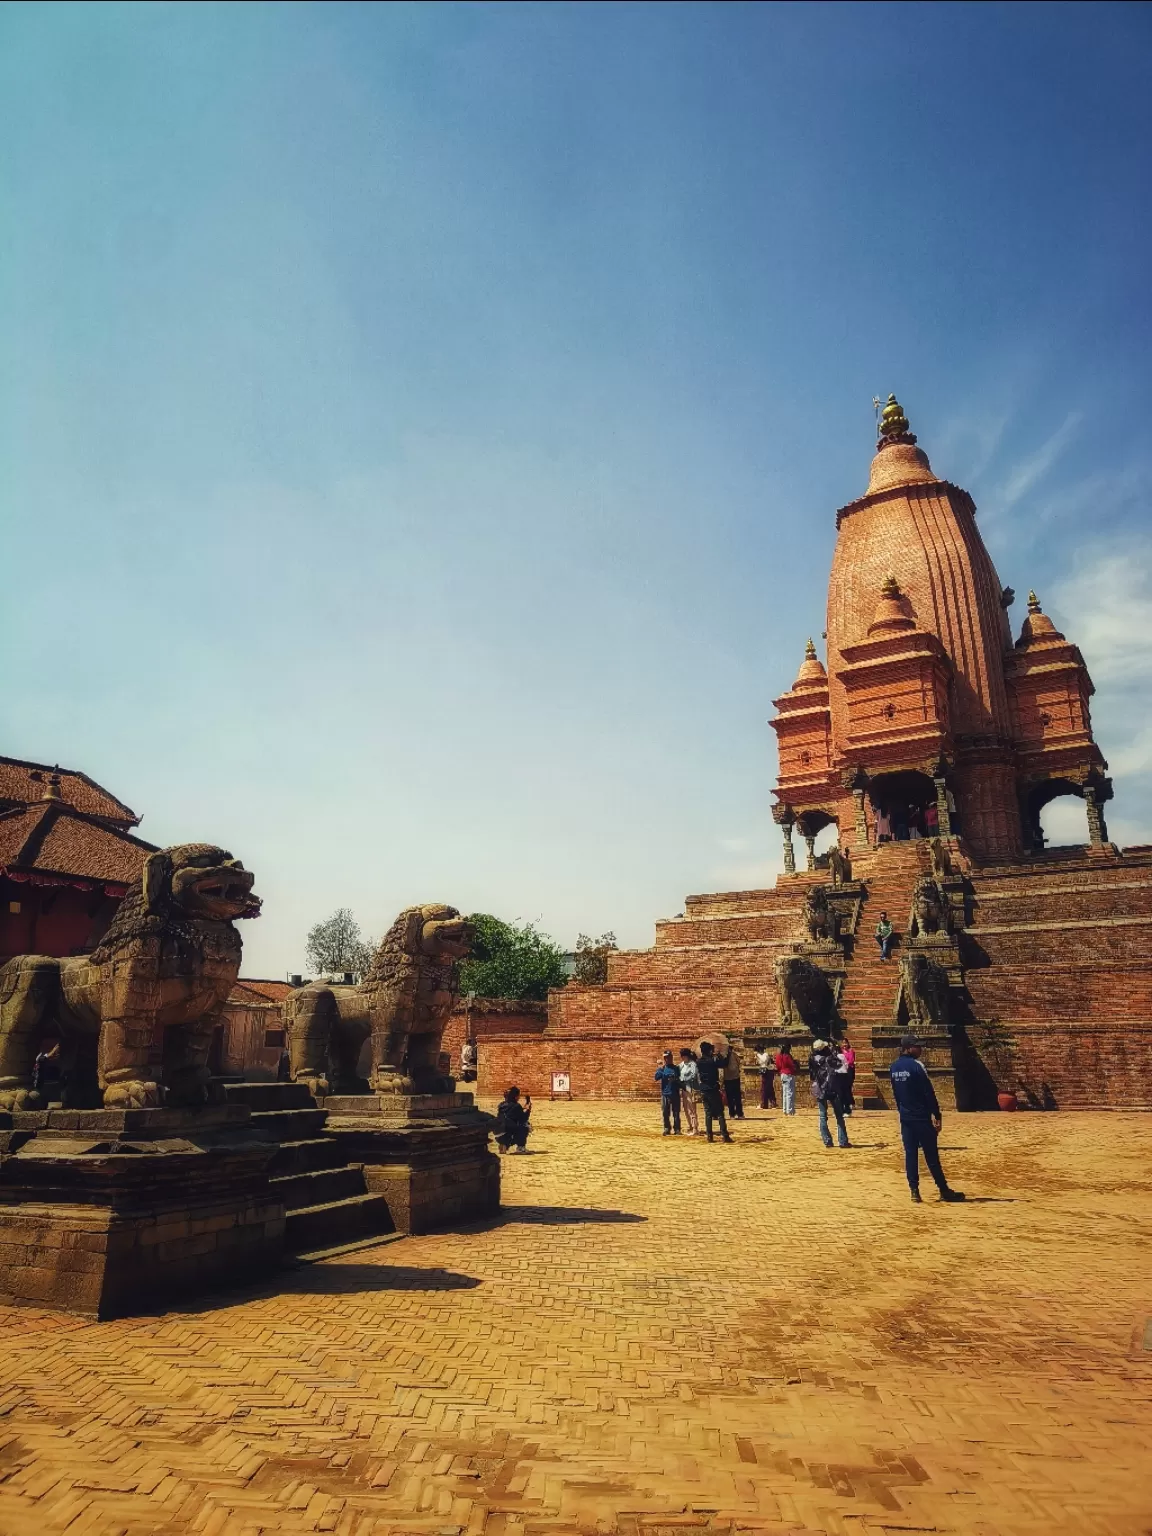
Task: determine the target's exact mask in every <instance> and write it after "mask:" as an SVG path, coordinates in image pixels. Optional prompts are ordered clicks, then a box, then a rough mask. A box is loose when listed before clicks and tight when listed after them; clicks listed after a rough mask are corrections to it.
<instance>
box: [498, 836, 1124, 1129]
mask: <svg viewBox="0 0 1152 1536" xmlns="http://www.w3.org/2000/svg"><path fill="white" fill-rule="evenodd" d="M952 847H953V849H954V850H955V851H956V856H957V859H958V860H960V859H961V858H962V855H961V854H960V852H959V850H960V848H961V844H960V842H959V840H956V839H953V840H952ZM928 859H929V851H928V844H927V843H926V842H920V843H901V844H886V845H884V846H883V847H881V848H878V849H872V850H868V851H857V853H856V857H855V863H854V866H853V867H854V871H858V872H860V873H861V874H862V875H863V876H864V877H865V879H866V880H867V882H868V894H867V896H866V899H865V900H864V902H863V906H862V912H861V917H860V921H859V925H858V929H857V932H856V934H855V935H854V943H853V945H852V948H851V957H850V959H849V961H848V964H847V978H846V982H845V986H844V992H843V995H842V998H841V1003H840V1012H841V1015H842V1017H843V1019H844V1022H845V1025H846V1027H847V1030H848V1033H849V1035H850V1036H851V1038H852V1040H853V1043H854V1044H855V1045H856V1047H857V1051H858V1052H865V1053H866V1052H869V1051H870V1050H871V1046H872V1040H873V1036H878V1035H884V1036H891V1034H892V1029H893V1019H894V1016H895V1010H896V1003H897V993H898V987H899V972H898V967H897V965H895V964H888V965H885V964H884V963H883V962H882V961H880V959H879V956H878V953H877V951H876V948H875V944H874V942H873V940H872V937H871V934H872V930H873V928H874V927H875V923H876V920H877V918H878V916H879V913H880V911H881V910H887V911H888V912H889V914H890V916H891V918H892V921H893V922H894V924H895V926H896V929H897V933H898V939H897V948H896V951H895V954H896V956H897V958H898V957H899V955H900V953H901V948H900V946H901V943H902V941H903V936H904V935H905V934H906V932H907V928H908V919H909V915H910V910H911V902H912V887H913V885H914V884H915V881H916V879H917V878H918V877H919V876H920V875H921V874H922V873H923V872H924V870H925V869H926V868H927V865H928ZM815 878H817V877H816V876H809V875H796V876H792V877H782V878H781V879H780V880H779V881H778V882H777V884H776V887H775V888H774V889H773V890H769V891H760V892H730V893H727V894H722V895H718V896H715V897H705V896H697V897H692V898H689V901H688V903H687V904H686V906H685V917H684V918H683V919H679V920H672V921H670V922H666V923H662V924H661V925H660V927H659V929H658V934H657V944H656V947H655V948H654V949H651V950H643V951H639V952H626V953H622V954H619V955H613V956H612V957H611V959H610V962H609V972H608V982H607V984H606V985H604V986H602V987H576V986H572V985H569V986H568V987H565V988H564V989H562V990H561V991H559V992H554V993H553V994H552V997H551V1002H550V1012H549V1019H548V1026H547V1028H546V1029H545V1030H543V1031H542V1032H540V1033H534V1034H532V1035H525V1034H522V1033H515V1034H513V1033H511V1032H506V1033H505V1032H501V1031H499V1030H495V1029H494V1030H493V1031H492V1032H491V1033H489V1034H487V1035H485V1036H484V1037H483V1038H482V1039H481V1040H480V1042H479V1086H480V1089H481V1091H482V1092H487V1093H496V1092H499V1091H500V1090H502V1089H503V1088H504V1087H506V1086H507V1085H508V1084H509V1083H512V1082H515V1083H517V1084H518V1085H519V1086H520V1087H522V1088H525V1089H527V1090H528V1091H529V1092H531V1093H534V1094H547V1093H548V1091H549V1089H550V1086H551V1074H552V1073H553V1072H567V1073H569V1074H570V1076H571V1080H572V1083H571V1087H572V1093H573V1095H574V1096H575V1097H577V1098H585V1097H587V1098H632V1097H636V1098H647V1097H652V1096H653V1095H654V1094H655V1093H656V1091H657V1090H656V1087H655V1084H654V1083H653V1081H652V1073H653V1071H654V1070H655V1066H656V1062H657V1060H658V1059H659V1056H660V1053H661V1051H662V1050H664V1049H665V1048H666V1047H671V1048H674V1049H677V1048H679V1047H680V1046H681V1045H685V1044H691V1043H693V1042H694V1041H695V1040H696V1039H697V1038H698V1037H699V1036H700V1035H701V1034H702V1033H705V1032H706V1031H707V1030H708V1029H714V1028H718V1029H722V1030H724V1031H725V1032H727V1033H728V1034H730V1035H737V1036H741V1037H743V1038H744V1039H745V1040H746V1041H748V1042H754V1041H757V1040H760V1039H765V1038H778V1037H779V1035H780V1033H781V1030H780V1025H779V1004H778V999H777V994H776V988H775V984H774V981H773V969H772V968H773V964H774V962H775V960H776V959H777V958H778V957H779V956H781V955H784V954H787V953H788V952H789V950H790V946H791V944H792V943H793V942H794V941H796V940H797V939H799V938H800V937H802V936H803V928H802V924H801V907H802V903H803V899H804V893H805V891H806V890H807V889H808V888H809V886H810V885H811V883H812V881H813V879H815ZM967 878H968V883H969V888H970V892H971V895H970V901H969V908H970V910H969V922H968V925H967V927H966V928H965V929H964V932H963V933H962V935H961V946H962V948H961V953H962V954H963V956H964V958H965V971H964V981H965V988H966V997H967V1001H968V1007H969V1010H970V1019H969V1021H968V1022H969V1024H970V1028H969V1029H968V1038H969V1040H970V1042H971V1045H972V1047H973V1050H974V1053H975V1057H976V1059H977V1062H978V1063H980V1064H982V1066H981V1070H982V1072H983V1073H984V1074H986V1076H985V1077H984V1078H983V1081H984V1094H983V1098H982V1099H980V1100H979V1101H978V1102H979V1103H980V1104H981V1105H983V1106H984V1107H989V1106H990V1105H991V1104H993V1103H994V1100H995V1093H996V1091H997V1090H1000V1089H1008V1088H1011V1089H1014V1090H1017V1091H1019V1092H1020V1094H1021V1097H1022V1100H1023V1101H1024V1102H1025V1103H1029V1104H1032V1105H1034V1106H1035V1107H1037V1108H1040V1107H1049V1108H1051V1107H1059V1108H1069V1109H1072V1108H1088V1107H1093V1106H1095V1107H1101V1108H1105V1107H1108V1108H1123V1107H1143V1106H1147V1107H1152V851H1149V850H1140V849H1134V850H1130V851H1128V852H1126V853H1124V854H1119V853H1115V852H1109V853H1105V854H1099V855H1089V854H1088V853H1087V852H1086V851H1083V850H1081V851H1080V852H1079V853H1077V852H1076V851H1075V850H1064V851H1062V852H1061V853H1059V854H1057V853H1053V854H1052V855H1049V856H1045V857H1037V858H1034V859H1032V860H1030V861H1028V862H1027V863H1023V864H1018V865H1005V866H1000V867H997V868H992V869H981V868H978V867H975V866H971V865H969V874H968V877H967ZM673 940H676V941H679V940H684V941H686V942H673ZM989 1025H991V1026H994V1027H995V1028H997V1029H998V1030H999V1031H1000V1038H999V1039H998V1040H997V1041H995V1042H992V1043H991V1044H990V1043H989V1039H988V1034H987V1030H986V1029H985V1028H984V1026H989ZM799 1038H801V1039H802V1038H803V1035H802V1034H801V1036H800V1037H799ZM993 1046H995V1049H993ZM745 1064H746V1066H747V1065H748V1064H749V1063H748V1060H747V1057H746V1062H745ZM864 1065H865V1063H864V1062H863V1061H861V1062H859V1063H858V1073H860V1072H861V1069H862V1068H863V1066H864ZM971 1107H976V1103H975V1102H972V1103H971Z"/></svg>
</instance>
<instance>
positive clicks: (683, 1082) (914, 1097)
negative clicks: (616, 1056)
mask: <svg viewBox="0 0 1152 1536" xmlns="http://www.w3.org/2000/svg"><path fill="white" fill-rule="evenodd" d="M922 1050H923V1045H922V1043H921V1042H920V1041H919V1040H918V1039H917V1038H916V1036H915V1035H911V1034H909V1035H904V1036H903V1037H902V1038H901V1041H900V1055H899V1056H897V1057H896V1059H895V1060H894V1061H893V1063H892V1065H891V1067H890V1068H889V1081H890V1082H891V1084H892V1095H893V1097H894V1098H895V1100H896V1108H897V1110H898V1111H899V1115H900V1138H901V1141H902V1142H903V1145H904V1170H905V1173H906V1175H907V1178H908V1188H909V1190H910V1192H911V1195H912V1199H913V1200H914V1201H915V1202H916V1203H917V1204H919V1203H920V1154H921V1153H923V1155H924V1162H925V1165H926V1167H927V1169H928V1172H929V1173H930V1174H931V1176H932V1179H933V1181H934V1182H935V1184H936V1187H937V1189H938V1190H939V1191H940V1198H941V1200H944V1201H947V1202H953V1201H958V1200H963V1199H964V1196H963V1194H962V1193H961V1192H960V1191H959V1190H955V1189H951V1188H950V1187H949V1184H948V1180H947V1179H946V1178H945V1176H944V1170H943V1168H942V1167H941V1165H940V1149H939V1135H940V1126H941V1122H942V1116H941V1111H940V1101H939V1100H938V1099H937V1097H936V1090H935V1089H934V1088H933V1086H932V1080H931V1078H930V1077H929V1076H928V1073H927V1071H926V1069H925V1067H924V1064H923V1062H922V1061H921V1060H920V1056H921V1052H922ZM741 1065H742V1064H741V1060H740V1052H739V1048H738V1047H736V1046H731V1045H729V1046H727V1047H726V1048H725V1049H724V1050H723V1051H722V1052H721V1051H718V1050H717V1048H716V1046H715V1044H714V1043H713V1042H712V1041H711V1040H701V1041H700V1044H699V1049H698V1050H693V1049H692V1048H691V1047H690V1046H683V1047H681V1050H680V1061H679V1063H677V1062H676V1060H675V1058H674V1056H673V1053H672V1052H671V1051H665V1052H664V1057H663V1060H662V1061H661V1063H660V1065H659V1066H658V1067H657V1068H656V1073H655V1080H656V1082H657V1083H659V1085H660V1114H661V1118H662V1120H663V1125H664V1135H665V1136H679V1135H680V1134H681V1128H682V1125H683V1124H686V1125H687V1134H688V1135H689V1136H696V1135H698V1134H699V1132H700V1111H701V1110H703V1112H704V1116H703V1118H704V1134H705V1136H706V1137H707V1139H708V1140H709V1141H713V1140H714V1139H715V1135H716V1132H717V1131H719V1133H720V1140H721V1141H724V1142H729V1143H731V1141H732V1135H731V1132H730V1131H729V1129H728V1117H729V1116H731V1118H732V1119H733V1120H743V1119H744V1118H745V1116H744V1100H743V1095H742V1091H741V1084H740V1071H741ZM756 1067H757V1071H758V1073H759V1076H760V1107H761V1109H773V1108H775V1106H776V1098H775V1094H774V1092H773V1078H775V1079H776V1080H778V1082H779V1084H780V1107H781V1109H782V1110H783V1112H784V1114H785V1115H794V1114H795V1113H796V1079H797V1077H798V1076H799V1075H800V1069H799V1067H798V1066H797V1063H796V1058H795V1057H794V1056H793V1055H792V1047H791V1043H790V1042H789V1041H787V1040H784V1041H782V1042H781V1044H780V1048H779V1049H778V1050H777V1051H775V1052H772V1050H771V1048H770V1047H769V1046H764V1047H763V1049H762V1050H759V1051H757V1052H756ZM806 1071H807V1076H808V1080H809V1084H810V1086H811V1092H812V1097H813V1099H814V1100H815V1101H816V1109H817V1116H818V1118H817V1124H818V1125H819V1129H820V1140H821V1141H822V1142H823V1143H824V1145H825V1146H826V1147H831V1146H837V1147H850V1146H851V1145H852V1143H851V1142H850V1141H849V1139H848V1127H847V1124H846V1121H847V1120H848V1119H849V1118H850V1117H851V1114H852V1110H853V1095H852V1086H853V1083H854V1082H855V1079H856V1052H855V1051H854V1050H853V1048H852V1045H851V1043H850V1041H848V1040H847V1039H844V1040H841V1041H839V1042H836V1043H834V1042H832V1041H830V1040H813V1042H812V1049H811V1052H810V1053H809V1056H808V1063H807V1068H806ZM725 1111H727V1114H726V1113H725ZM829 1115H831V1117H832V1119H833V1120H834V1122H835V1125H836V1140H835V1142H834V1141H833V1139H832V1130H831V1126H830V1125H829ZM531 1119H532V1097H531V1095H530V1094H526V1095H524V1096H523V1100H521V1093H520V1089H519V1088H517V1087H511V1088H508V1089H506V1090H505V1092H504V1099H503V1102H502V1103H501V1104H500V1106H499V1108H498V1109H497V1111H496V1131H495V1137H496V1145H497V1146H498V1147H499V1149H500V1151H501V1152H511V1153H516V1152H520V1153H522V1152H525V1151H526V1150H527V1142H528V1137H529V1135H530V1133H531V1129H532V1125H531Z"/></svg>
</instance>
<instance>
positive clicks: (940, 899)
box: [910, 875, 952, 937]
mask: <svg viewBox="0 0 1152 1536" xmlns="http://www.w3.org/2000/svg"><path fill="white" fill-rule="evenodd" d="M951 926H952V908H951V906H950V905H949V902H948V898H947V896H945V894H944V892H943V891H942V890H941V889H940V887H939V886H938V885H937V884H936V881H935V880H933V878H932V876H931V875H921V877H920V879H919V880H917V882H916V884H915V886H914V887H913V889H912V922H911V924H910V927H911V931H912V935H913V937H915V936H916V935H917V934H920V933H950V932H951Z"/></svg>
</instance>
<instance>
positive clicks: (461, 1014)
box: [441, 997, 548, 1072]
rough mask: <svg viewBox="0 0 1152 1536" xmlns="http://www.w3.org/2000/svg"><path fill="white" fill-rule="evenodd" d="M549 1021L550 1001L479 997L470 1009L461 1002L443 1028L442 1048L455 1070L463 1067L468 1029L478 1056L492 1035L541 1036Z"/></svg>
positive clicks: (482, 1052)
mask: <svg viewBox="0 0 1152 1536" xmlns="http://www.w3.org/2000/svg"><path fill="white" fill-rule="evenodd" d="M547 1023H548V1004H547V1003H537V1002H532V1001H530V1000H528V999H527V998H504V997H478V998H476V999H475V1000H474V1002H473V1003H472V1006H471V1008H468V1007H465V1005H464V1004H461V1005H460V1006H459V1007H458V1008H457V1009H456V1010H455V1012H454V1013H453V1014H452V1016H451V1018H450V1019H449V1020H448V1027H447V1029H446V1030H445V1031H444V1043H443V1045H442V1047H441V1049H442V1050H445V1051H447V1052H448V1054H449V1056H450V1057H451V1059H452V1070H453V1072H456V1071H457V1070H458V1069H459V1066H460V1047H461V1046H462V1045H463V1044H464V1041H465V1040H466V1039H467V1037H468V1034H469V1031H471V1035H472V1038H473V1040H475V1042H476V1048H477V1058H478V1060H479V1058H480V1057H481V1056H482V1055H483V1054H484V1050H485V1042H486V1041H487V1040H488V1038H489V1037H490V1036H491V1035H509V1036H512V1037H514V1038H519V1037H520V1036H522V1035H538V1034H540V1033H541V1031H542V1030H543V1029H544V1027H545V1025H546V1024H547Z"/></svg>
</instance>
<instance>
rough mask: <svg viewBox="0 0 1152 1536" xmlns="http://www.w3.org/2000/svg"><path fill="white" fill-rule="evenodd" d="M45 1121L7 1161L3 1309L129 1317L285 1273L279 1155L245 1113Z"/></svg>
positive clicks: (0, 1226) (96, 1113) (73, 1114)
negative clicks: (276, 1171)
mask: <svg viewBox="0 0 1152 1536" xmlns="http://www.w3.org/2000/svg"><path fill="white" fill-rule="evenodd" d="M0 1118H3V1119H14V1118H20V1117H0ZM39 1118H40V1120H41V1121H42V1123H41V1124H39V1125H38V1126H37V1127H36V1130H35V1135H34V1136H32V1137H31V1138H30V1139H25V1140H24V1141H23V1144H22V1145H20V1146H19V1147H18V1148H17V1150H15V1151H11V1150H10V1151H9V1152H8V1153H7V1155H5V1156H3V1158H2V1161H0V1303H5V1304H9V1305H11V1304H24V1305H32V1306H39V1307H47V1308H58V1309H60V1310H62V1311H67V1312H76V1313H79V1314H81V1315H83V1316H85V1317H91V1318H97V1319H102V1318H109V1317H119V1316H124V1315H127V1314H132V1313H136V1312H150V1311H154V1310H156V1309H157V1308H164V1307H166V1306H168V1305H170V1304H171V1303H172V1302H173V1301H175V1300H177V1299H179V1298H182V1297H185V1296H188V1295H190V1294H194V1293H200V1292H203V1291H206V1290H211V1289H213V1288H217V1287H219V1286H222V1285H229V1284H235V1283H237V1282H238V1281H241V1280H249V1279H253V1278H257V1277H260V1276H262V1275H265V1274H268V1273H270V1272H272V1271H274V1270H275V1269H276V1268H277V1267H278V1266H279V1264H280V1262H281V1259H282V1256H283V1250H284V1225H285V1222H284V1205H283V1202H282V1201H281V1200H280V1198H279V1197H278V1196H277V1194H276V1192H275V1191H274V1189H273V1188H272V1186H271V1182H270V1180H269V1177H268V1171H269V1167H270V1164H271V1162H272V1160H273V1158H274V1157H275V1153H276V1148H275V1145H274V1144H273V1143H271V1142H268V1141H266V1140H264V1139H262V1138H261V1137H260V1135H259V1132H258V1131H256V1130H254V1129H253V1128H252V1126H251V1124H250V1122H249V1117H248V1113H247V1110H244V1109H241V1108H239V1107H224V1106H220V1107H208V1108H204V1109H202V1110H195V1111H192V1110H175V1109H173V1110H164V1109H154V1110H127V1111H125V1110H91V1111H83V1112H79V1111H74V1110H51V1111H48V1112H47V1113H45V1114H44V1115H43V1116H42V1117H39ZM3 1129H4V1130H5V1131H7V1132H11V1131H12V1130H13V1129H14V1128H13V1127H12V1126H6V1127H3ZM12 1139H15V1138H12ZM12 1139H10V1141H9V1146H10V1147H11V1145H12Z"/></svg>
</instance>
